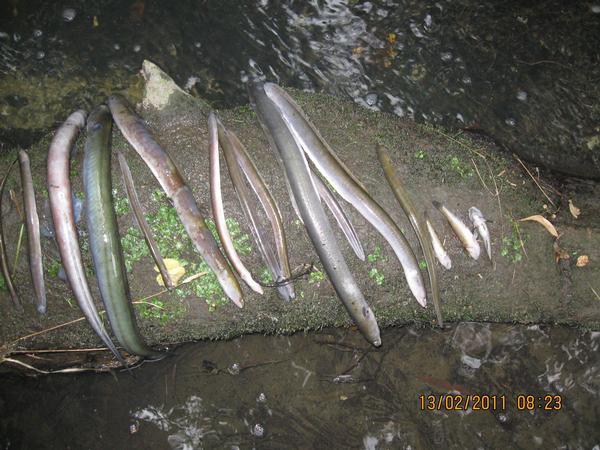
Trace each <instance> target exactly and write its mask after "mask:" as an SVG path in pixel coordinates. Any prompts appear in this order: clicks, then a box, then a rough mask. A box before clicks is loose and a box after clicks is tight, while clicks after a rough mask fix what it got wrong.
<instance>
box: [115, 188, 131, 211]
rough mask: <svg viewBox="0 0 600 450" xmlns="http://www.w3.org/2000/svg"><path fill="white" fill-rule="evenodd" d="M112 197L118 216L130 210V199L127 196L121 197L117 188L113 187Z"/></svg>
mask: <svg viewBox="0 0 600 450" xmlns="http://www.w3.org/2000/svg"><path fill="white" fill-rule="evenodd" d="M112 198H113V205H114V208H115V213H116V214H117V216H123V215H125V214H127V213H128V212H129V199H128V198H127V197H119V196H118V195H117V190H116V189H113V191H112Z"/></svg>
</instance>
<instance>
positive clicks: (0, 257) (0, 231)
mask: <svg viewBox="0 0 600 450" xmlns="http://www.w3.org/2000/svg"><path fill="white" fill-rule="evenodd" d="M17 161H18V159H15V160H14V161H13V162H12V163H11V165H10V166H9V168H8V170H7V171H6V174H5V175H4V178H2V183H0V265H1V266H2V275H3V276H4V282H5V283H6V287H8V292H9V293H10V298H11V300H12V302H13V305H14V307H15V308H16V309H17V310H18V311H23V305H22V304H21V300H20V299H19V294H17V291H16V289H15V286H14V284H13V282H12V278H11V276H10V270H9V268H8V256H7V255H6V243H5V239H4V227H3V226H2V197H3V196H4V186H5V185H6V180H7V179H8V176H9V175H10V172H11V170H12V168H13V167H14V165H15V164H16V163H17Z"/></svg>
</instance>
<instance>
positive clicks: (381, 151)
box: [377, 144, 444, 327]
mask: <svg viewBox="0 0 600 450" xmlns="http://www.w3.org/2000/svg"><path fill="white" fill-rule="evenodd" d="M377 158H379V162H380V163H381V167H383V172H384V173H385V178H386V179H387V180H388V183H389V184H390V186H391V187H392V191H393V192H394V195H395V196H396V200H398V203H400V206H401V207H402V209H403V210H404V213H405V214H406V215H407V217H408V219H409V221H410V224H411V225H412V227H413V230H415V234H416V235H417V238H418V239H419V244H420V245H421V249H422V250H423V256H424V257H425V262H426V263H427V273H428V274H429V284H430V287H431V296H432V298H433V306H434V308H435V314H436V316H437V321H438V324H439V326H440V327H443V326H444V321H443V318H442V311H441V308H440V288H439V286H438V282H437V273H436V271H435V259H434V258H435V255H434V253H433V245H432V243H431V239H430V238H429V234H428V233H427V230H426V229H425V226H424V222H423V219H422V218H421V216H420V215H419V213H418V212H417V209H416V208H415V205H414V204H413V202H412V200H411V199H410V195H409V194H408V192H407V191H406V189H405V188H404V186H403V185H402V183H401V182H400V178H399V177H398V174H397V173H396V170H394V166H393V164H392V160H391V159H390V155H389V154H388V152H387V151H386V150H385V148H384V147H383V145H381V144H377Z"/></svg>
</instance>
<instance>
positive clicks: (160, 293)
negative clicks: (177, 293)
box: [7, 272, 208, 346]
mask: <svg viewBox="0 0 600 450" xmlns="http://www.w3.org/2000/svg"><path fill="white" fill-rule="evenodd" d="M207 273H208V272H199V273H197V274H194V275H190V276H189V277H187V278H186V279H185V280H183V281H182V282H181V283H179V284H178V285H177V286H175V287H176V288H177V287H179V286H182V285H184V284H187V283H189V282H191V281H193V280H195V279H196V278H199V277H201V276H202V275H206V274H207ZM167 292H169V290H168V289H163V290H162V291H159V292H156V293H154V294H152V295H148V296H147V297H144V298H141V299H139V300H135V301H133V302H132V303H133V304H139V303H147V304H150V305H152V306H154V307H156V308H161V307H160V306H158V305H155V304H153V303H149V302H147V300H150V299H152V298H155V297H158V296H159V295H162V294H166V293H167ZM99 313H100V314H102V313H104V310H100V311H99ZM83 320H85V317H80V318H78V319H74V320H71V321H69V322H65V323H61V324H59V325H55V326H53V327H50V328H46V329H44V330H41V331H37V332H35V333H31V334H28V335H26V336H21V337H18V338H16V339H14V340H13V341H11V342H9V343H8V344H7V346H11V345H13V344H15V343H17V342H19V341H23V340H25V339H29V338H32V337H35V336H39V335H40V334H45V333H48V332H50V331H54V330H57V329H59V328H63V327H66V326H68V325H72V324H74V323H77V322H81V321H83Z"/></svg>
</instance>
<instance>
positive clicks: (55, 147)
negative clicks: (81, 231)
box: [47, 110, 127, 366]
mask: <svg viewBox="0 0 600 450" xmlns="http://www.w3.org/2000/svg"><path fill="white" fill-rule="evenodd" d="M85 118H86V113H85V111H83V110H79V111H75V112H74V113H73V114H71V115H70V116H69V117H68V118H67V120H65V122H64V123H63V124H62V125H61V126H60V128H59V129H58V130H57V131H56V133H55V134H54V137H53V138H52V142H51V143H50V149H49V150H48V166H47V170H48V200H49V201H50V211H51V212H52V221H53V223H54V230H55V232H56V243H57V244H58V250H59V252H60V259H61V261H62V265H63V267H64V269H65V274H66V275H67V279H68V280H69V284H70V285H71V290H72V291H73V295H74V296H75V299H76V300H77V304H78V305H79V308H81V311H82V312H83V315H84V316H85V318H86V319H87V321H88V322H89V324H90V325H91V327H92V328H93V329H94V331H95V332H96V334H97V335H98V336H99V337H100V339H102V341H103V342H104V343H105V344H106V346H107V347H108V348H109V349H110V350H111V351H112V352H113V354H114V355H115V357H116V358H117V359H118V360H119V362H121V364H123V365H125V366H126V365H127V364H126V363H125V361H124V360H123V357H122V356H121V354H120V353H119V351H118V350H117V348H116V347H115V344H113V342H112V340H111V338H110V336H109V335H108V333H107V332H106V329H105V328H104V324H103V323H102V320H101V319H100V315H99V314H98V310H97V309H96V305H95V304H94V299H93V297H92V293H91V291H90V286H89V285H88V282H87V278H86V276H85V270H84V268H83V261H82V258H81V251H80V250H79V239H78V238H77V229H76V227H75V218H74V215H73V197H72V192H71V180H70V179H69V157H70V154H71V148H72V147H73V144H74V143H75V140H76V139H77V135H78V134H79V132H80V130H81V129H82V128H83V127H84V126H85Z"/></svg>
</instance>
